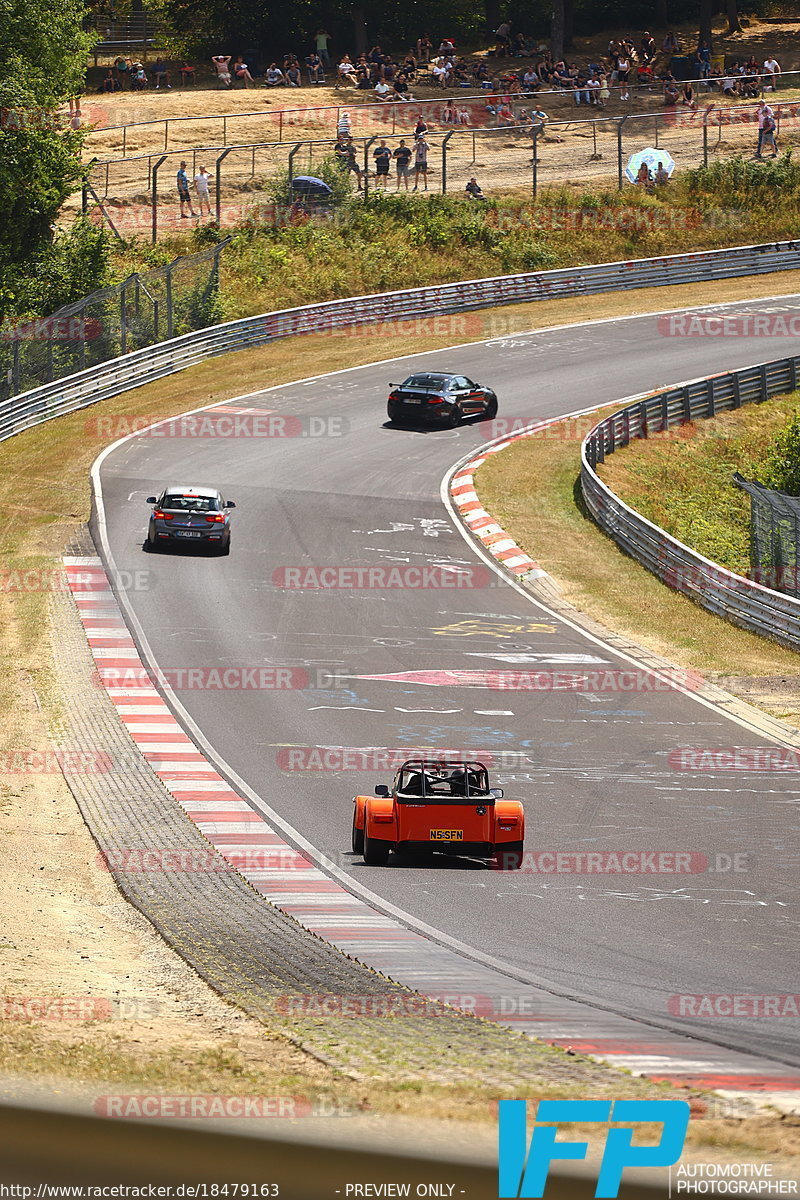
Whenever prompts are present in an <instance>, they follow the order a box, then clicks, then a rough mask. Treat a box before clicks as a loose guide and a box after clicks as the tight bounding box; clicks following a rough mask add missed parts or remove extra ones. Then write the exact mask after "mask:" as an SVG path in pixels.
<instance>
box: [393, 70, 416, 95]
mask: <svg viewBox="0 0 800 1200" xmlns="http://www.w3.org/2000/svg"><path fill="white" fill-rule="evenodd" d="M394 99H395V100H413V99H414V97H413V96H412V95H411V93H410V92H409V90H408V81H407V79H406V76H405V72H403V71H401V72H400V74H399V75H398V76H397V79H395V81H394Z"/></svg>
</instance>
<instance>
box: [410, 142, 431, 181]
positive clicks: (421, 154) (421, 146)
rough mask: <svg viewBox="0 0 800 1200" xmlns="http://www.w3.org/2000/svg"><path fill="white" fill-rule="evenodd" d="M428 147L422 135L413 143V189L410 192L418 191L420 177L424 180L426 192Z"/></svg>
mask: <svg viewBox="0 0 800 1200" xmlns="http://www.w3.org/2000/svg"><path fill="white" fill-rule="evenodd" d="M429 150H430V146H429V145H428V143H427V142H426V140H425V137H424V135H423V134H420V135H419V137H418V138H417V140H416V142H415V143H414V187H413V189H412V191H415V192H416V191H417V190H418V189H419V177H420V175H421V176H422V178H423V179H424V180H425V191H426V192H427V190H428V151H429Z"/></svg>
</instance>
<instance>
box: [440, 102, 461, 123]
mask: <svg viewBox="0 0 800 1200" xmlns="http://www.w3.org/2000/svg"><path fill="white" fill-rule="evenodd" d="M440 119H441V122H442V124H443V125H455V124H456V123H457V121H458V113H457V112H456V107H455V105H454V104H453V101H452V100H448V101H447V103H446V104H445V106H444V108H443V109H442V115H441V118H440Z"/></svg>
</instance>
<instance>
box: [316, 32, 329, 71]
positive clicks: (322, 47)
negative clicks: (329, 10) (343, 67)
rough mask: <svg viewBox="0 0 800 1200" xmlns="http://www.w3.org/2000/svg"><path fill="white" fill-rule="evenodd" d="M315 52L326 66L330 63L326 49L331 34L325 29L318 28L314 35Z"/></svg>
mask: <svg viewBox="0 0 800 1200" xmlns="http://www.w3.org/2000/svg"><path fill="white" fill-rule="evenodd" d="M314 40H315V44H316V50H317V54H318V55H319V56H320V58H321V59H322V61H323V63H324V64H325V66H326V67H329V66H330V65H331V56H330V53H329V51H328V45H329V43H330V40H331V35H330V34H329V33H326V31H325V29H324V28H322V29H318V30H317V32H316V34H315V36H314Z"/></svg>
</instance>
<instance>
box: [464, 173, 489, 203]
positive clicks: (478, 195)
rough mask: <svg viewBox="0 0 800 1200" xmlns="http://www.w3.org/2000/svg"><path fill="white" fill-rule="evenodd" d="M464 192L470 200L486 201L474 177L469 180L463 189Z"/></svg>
mask: <svg viewBox="0 0 800 1200" xmlns="http://www.w3.org/2000/svg"><path fill="white" fill-rule="evenodd" d="M464 191H465V192H466V193H467V195H468V196H469V198H470V200H485V199H486V197H485V196H484V194H483V192H482V191H481V185H480V184H479V183H478V181H477V179H476V178H475V176H474V175H473V176H472V178H471V179H470V181H469V183H468V184H467V186H466V187H465V188H464Z"/></svg>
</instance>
